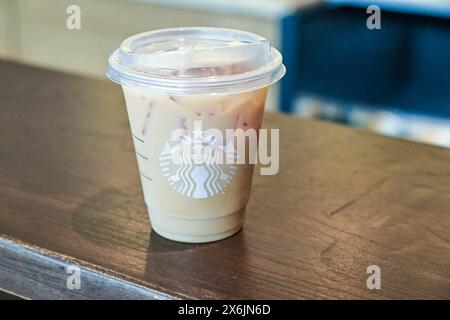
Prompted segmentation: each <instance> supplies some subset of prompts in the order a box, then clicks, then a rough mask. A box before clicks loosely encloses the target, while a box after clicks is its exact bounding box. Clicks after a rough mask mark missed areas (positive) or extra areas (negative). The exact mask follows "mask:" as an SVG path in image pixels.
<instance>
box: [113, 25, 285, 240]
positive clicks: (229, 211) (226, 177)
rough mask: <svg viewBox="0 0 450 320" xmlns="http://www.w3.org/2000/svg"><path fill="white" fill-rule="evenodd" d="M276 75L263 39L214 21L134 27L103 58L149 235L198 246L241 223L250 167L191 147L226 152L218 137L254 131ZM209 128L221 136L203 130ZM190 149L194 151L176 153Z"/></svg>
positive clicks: (277, 67) (280, 70) (278, 63)
mask: <svg viewBox="0 0 450 320" xmlns="http://www.w3.org/2000/svg"><path fill="white" fill-rule="evenodd" d="M284 73H285V67H284V65H283V64H282V57H281V54H280V53H279V52H278V51H277V50H276V49H275V48H273V47H271V45H270V43H269V42H268V41H267V40H266V39H264V38H262V37H260V36H258V35H256V34H252V33H248V32H244V31H238V30H230V29H221V28H203V27H193V28H176V29H164V30H156V31H151V32H146V33H141V34H137V35H134V36H132V37H130V38H128V39H126V40H125V41H124V42H123V43H122V44H121V46H120V47H119V48H118V49H117V50H116V51H115V52H114V53H113V54H112V55H111V56H110V58H109V69H108V73H107V75H108V77H109V78H110V79H111V80H113V81H115V82H117V83H119V84H121V85H122V88H123V92H124V96H125V101H126V107H127V111H128V117H129V122H130V127H131V133H132V136H133V142H134V147H135V152H136V156H137V162H138V168H139V172H140V175H141V182H142V188H143V194H144V199H145V202H146V204H147V207H148V211H149V216H150V221H151V225H152V228H153V230H154V231H155V232H157V233H158V234H159V235H161V236H163V237H165V238H168V239H171V240H175V241H180V242H192V243H199V242H210V241H216V240H220V239H224V238H227V237H229V236H231V235H233V234H235V233H236V232H237V231H239V230H240V229H241V227H242V225H243V222H244V213H245V207H246V205H247V202H248V200H249V196H250V190H251V182H252V175H253V166H254V165H253V164H250V163H245V164H236V163H228V162H226V161H223V162H220V163H219V162H214V161H210V160H208V159H210V158H208V157H207V156H205V157H204V158H202V157H201V156H200V157H199V154H200V155H205V154H207V153H208V152H209V155H211V154H219V153H220V152H222V153H223V154H224V155H225V158H227V159H228V158H229V159H233V158H235V156H236V154H235V153H234V149H233V145H232V144H231V148H228V147H229V146H230V141H231V142H232V141H234V139H229V138H227V134H228V133H229V132H230V131H231V132H233V131H236V129H242V130H243V131H244V132H247V130H249V129H252V130H256V131H258V130H259V129H260V126H261V122H262V117H263V112H264V104H265V100H266V96H267V91H268V87H269V85H270V84H272V83H274V82H276V81H278V80H279V79H280V78H281V77H282V76H283V75H284ZM199 124H200V126H199ZM210 129H214V130H216V131H215V132H218V133H223V136H224V139H223V140H221V139H218V138H217V139H215V138H216V136H211V135H207V134H204V133H205V132H207V131H208V130H209V131H210ZM195 132H197V133H198V132H200V133H201V134H200V135H196V134H195ZM196 148H197V149H198V150H201V151H200V153H195V152H194V153H189V152H187V151H186V150H197V149H196ZM199 148H200V149H199ZM180 150H181V151H180ZM176 151H177V152H178V155H179V157H178V158H177V159H175V158H176V157H174V154H175V153H176ZM202 159H203V160H202Z"/></svg>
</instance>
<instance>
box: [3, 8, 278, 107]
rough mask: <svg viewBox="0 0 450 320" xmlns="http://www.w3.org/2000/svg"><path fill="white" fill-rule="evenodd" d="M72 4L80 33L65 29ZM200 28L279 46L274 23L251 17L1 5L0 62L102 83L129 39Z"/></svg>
mask: <svg viewBox="0 0 450 320" xmlns="http://www.w3.org/2000/svg"><path fill="white" fill-rule="evenodd" d="M211 1H214V0H211ZM71 4H77V5H79V6H80V8H81V30H69V29H67V27H66V19H67V17H68V15H67V13H66V8H67V7H68V6H69V5H71ZM184 7H186V6H184ZM199 25H200V26H217V27H231V28H236V29H243V30H247V31H251V32H256V33H259V34H261V35H263V36H264V37H266V38H268V39H269V40H270V41H271V42H272V43H273V44H274V45H275V46H278V45H279V40H278V39H279V38H278V33H279V27H278V23H277V22H276V21H274V20H273V19H269V18H264V17H255V16H254V15H253V16H252V15H250V16H249V15H244V14H243V15H236V14H231V13H228V14H218V13H213V12H207V11H205V10H201V11H196V10H190V9H186V8H184V9H179V8H175V7H173V6H170V7H168V6H167V7H166V6H161V5H153V4H148V3H140V2H132V1H125V0H95V1H94V0H58V1H55V0H0V56H1V57H3V58H10V59H14V60H18V61H21V62H24V63H29V64H33V65H39V66H43V67H47V68H53V69H57V70H63V71H68V72H73V73H78V74H82V75H88V76H93V77H99V78H104V74H105V70H106V67H107V57H108V55H109V54H110V53H111V52H112V51H113V50H114V49H115V48H116V47H117V46H118V45H119V43H120V42H121V41H122V40H123V39H124V38H126V37H128V36H129V35H132V34H135V33H138V32H143V31H148V30H152V29H158V28H168V27H176V26H199ZM272 91H274V90H272ZM273 96H274V92H272V96H271V98H270V100H269V101H270V102H269V103H268V107H269V108H271V109H273V107H274V106H275V105H276V101H275V99H274V98H273Z"/></svg>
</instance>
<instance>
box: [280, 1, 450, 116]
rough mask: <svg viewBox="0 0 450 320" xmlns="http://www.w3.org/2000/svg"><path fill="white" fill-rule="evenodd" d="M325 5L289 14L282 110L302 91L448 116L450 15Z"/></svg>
mask: <svg viewBox="0 0 450 320" xmlns="http://www.w3.org/2000/svg"><path fill="white" fill-rule="evenodd" d="M368 16H369V15H368V14H367V13H366V9H365V8H353V7H335V6H319V7H314V8H311V9H309V10H306V11H300V12H299V13H297V14H295V15H291V16H288V17H285V18H284V19H283V20H282V22H281V24H282V38H281V40H282V53H283V57H284V62H285V65H286V68H287V74H286V76H285V78H284V79H283V80H282V82H281V103H280V104H281V111H283V112H292V110H293V107H294V101H295V98H296V97H298V96H300V95H308V94H311V95H314V96H322V97H324V98H327V99H334V100H337V101H342V102H344V103H363V104H367V105H374V106H380V107H388V108H391V109H392V108H394V109H398V110H401V111H405V112H408V113H417V114H425V115H431V116H434V117H442V118H450V20H449V19H444V18H436V17H427V16H420V15H410V14H401V13H395V12H389V11H383V10H382V13H381V21H382V29H381V30H369V29H367V27H366V20H367V18H368Z"/></svg>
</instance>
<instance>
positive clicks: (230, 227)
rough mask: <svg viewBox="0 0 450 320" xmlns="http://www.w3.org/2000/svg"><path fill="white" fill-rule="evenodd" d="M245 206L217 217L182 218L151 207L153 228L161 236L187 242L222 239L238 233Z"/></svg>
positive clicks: (150, 213) (242, 220)
mask: <svg viewBox="0 0 450 320" xmlns="http://www.w3.org/2000/svg"><path fill="white" fill-rule="evenodd" d="M244 213H245V208H243V209H241V210H239V211H237V212H233V213H231V214H229V215H226V216H223V217H216V218H210V219H205V218H200V219H181V218H176V217H173V216H169V215H164V214H161V213H159V212H158V211H157V210H154V209H152V208H149V215H150V222H151V225H152V229H153V230H154V231H155V232H156V233H157V234H159V235H160V236H162V237H164V238H166V239H169V240H173V241H177V242H186V243H205V242H213V241H218V240H222V239H225V238H228V237H231V236H232V235H234V234H235V233H237V232H238V231H239V230H240V229H241V228H242V225H243V223H244Z"/></svg>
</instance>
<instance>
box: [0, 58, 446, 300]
mask: <svg viewBox="0 0 450 320" xmlns="http://www.w3.org/2000/svg"><path fill="white" fill-rule="evenodd" d="M265 127H269V128H280V129H281V130H280V140H281V147H280V148H281V150H280V153H281V154H280V162H281V163H280V172H279V174H278V175H275V176H259V175H256V176H255V179H254V186H253V194H252V197H251V200H250V203H249V205H248V210H247V221H246V225H245V227H244V229H243V230H242V231H241V232H240V233H238V234H237V235H236V236H234V237H231V238H229V239H227V240H224V241H220V242H216V243H211V244H204V245H189V244H180V243H175V242H171V241H169V240H165V239H163V238H161V237H159V236H158V235H156V234H154V233H153V232H150V224H149V222H148V217H147V212H146V208H145V206H144V201H143V198H142V192H141V187H140V182H139V177H138V171H137V168H136V160H135V155H134V152H133V149H132V141H131V136H130V132H129V126H128V122H127V117H126V113H125V107H124V101H123V97H122V93H121V90H120V88H119V87H118V86H116V85H114V84H113V83H110V82H106V81H98V80H91V79H87V78H82V77H77V76H73V75H68V74H62V73H58V72H52V71H47V70H43V69H38V68H33V67H28V66H23V65H18V64H13V63H8V62H0V147H1V148H0V168H1V170H0V288H1V289H4V290H6V291H8V292H13V293H15V294H17V295H20V296H23V297H26V298H99V299H100V298H149V299H152V298H156V299H170V298H213V299H216V298H225V299H228V298H237V299H240V298H249V299H257V298H258V299H259V298H262V299H284V298H287V299H305V298H306V299H311V298H312V299H334V298H343V299H361V298H363V299H365V298H369V299H372V298H375V299H380V298H389V299H391V298H393V299H404V298H408V299H409V298H442V299H449V298H450V150H447V149H442V148H437V147H433V146H429V145H424V144H418V143H413V142H408V141H402V140H397V139H391V138H386V137H382V136H379V135H376V134H372V133H369V132H365V131H362V130H357V129H353V128H347V127H343V126H339V125H334V124H330V123H324V122H319V121H312V120H301V119H298V118H294V117H288V116H284V115H275V114H267V115H266V116H265ZM71 265H75V266H76V267H80V268H81V269H80V270H81V288H80V289H72V290H70V289H68V288H67V277H68V276H70V275H72V273H71V272H72V271H73V269H70V270H69V271H70V273H67V268H68V267H69V266H71ZM369 265H378V266H379V267H380V268H381V289H380V290H369V289H368V288H367V286H366V280H367V277H368V276H369V274H367V267H368V266H369ZM71 270H72V271H71ZM75 270H76V269H75Z"/></svg>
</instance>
